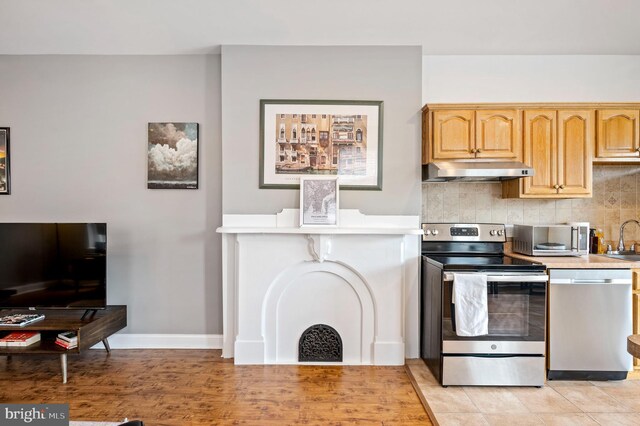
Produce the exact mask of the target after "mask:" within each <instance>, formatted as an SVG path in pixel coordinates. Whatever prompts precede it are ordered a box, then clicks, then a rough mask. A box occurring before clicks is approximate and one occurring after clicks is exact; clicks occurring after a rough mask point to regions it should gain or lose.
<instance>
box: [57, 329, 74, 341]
mask: <svg viewBox="0 0 640 426" xmlns="http://www.w3.org/2000/svg"><path fill="white" fill-rule="evenodd" d="M58 339H60V340H63V341H65V342H68V343H78V335H77V334H76V332H75V331H65V332H64V333H60V334H58Z"/></svg>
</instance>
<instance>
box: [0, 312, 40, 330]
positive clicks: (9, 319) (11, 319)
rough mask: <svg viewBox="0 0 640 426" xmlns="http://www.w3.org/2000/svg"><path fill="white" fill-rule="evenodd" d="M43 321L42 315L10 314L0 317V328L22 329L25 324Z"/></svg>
mask: <svg viewBox="0 0 640 426" xmlns="http://www.w3.org/2000/svg"><path fill="white" fill-rule="evenodd" d="M43 319H44V315H43V314H11V315H5V316H3V317H0V326H2V327H24V326H25V325H27V324H31V323H34V322H36V321H41V320H43Z"/></svg>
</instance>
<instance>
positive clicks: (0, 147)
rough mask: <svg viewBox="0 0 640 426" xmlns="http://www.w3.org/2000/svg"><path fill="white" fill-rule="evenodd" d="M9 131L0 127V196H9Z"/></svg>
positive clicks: (7, 128)
mask: <svg viewBox="0 0 640 426" xmlns="http://www.w3.org/2000/svg"><path fill="white" fill-rule="evenodd" d="M10 136H11V131H10V128H9V127H0V195H9V194H11V150H10V139H11V137H10Z"/></svg>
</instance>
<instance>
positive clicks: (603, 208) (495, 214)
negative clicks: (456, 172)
mask: <svg viewBox="0 0 640 426" xmlns="http://www.w3.org/2000/svg"><path fill="white" fill-rule="evenodd" d="M627 219H638V220H640V166H638V165H622V166H620V165H615V166H602V165H594V167H593V197H592V198H582V199H566V200H529V199H528V200H518V199H503V198H502V184H500V183H498V182H492V183H477V182H465V183H455V182H447V183H423V184H422V220H423V222H458V223H482V222H495V223H505V224H515V223H526V224H544V223H564V222H589V224H590V226H591V227H592V228H602V230H603V231H604V237H605V240H606V242H607V244H611V245H612V246H613V247H615V246H616V245H617V243H618V238H619V234H620V224H621V223H622V222H624V221H625V220H627ZM634 241H637V242H640V229H638V226H637V225H635V224H629V225H627V226H626V228H625V242H629V243H631V242H634Z"/></svg>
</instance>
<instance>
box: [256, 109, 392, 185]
mask: <svg viewBox="0 0 640 426" xmlns="http://www.w3.org/2000/svg"><path fill="white" fill-rule="evenodd" d="M382 123H383V102H382V101H329V100H283V99H275V100H274V99H263V100H261V101H260V188H298V186H299V181H300V178H301V177H304V176H339V177H340V187H341V188H342V189H372V190H381V189H382Z"/></svg>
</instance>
